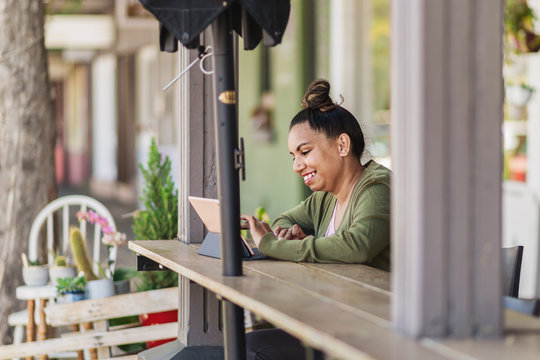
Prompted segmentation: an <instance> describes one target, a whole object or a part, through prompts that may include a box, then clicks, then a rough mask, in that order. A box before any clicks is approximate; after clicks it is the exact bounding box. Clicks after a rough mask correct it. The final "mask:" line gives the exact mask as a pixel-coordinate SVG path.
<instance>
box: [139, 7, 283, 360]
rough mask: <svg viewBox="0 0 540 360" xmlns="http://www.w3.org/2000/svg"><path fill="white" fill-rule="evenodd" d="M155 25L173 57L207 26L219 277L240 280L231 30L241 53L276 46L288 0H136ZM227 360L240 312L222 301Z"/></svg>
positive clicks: (236, 343)
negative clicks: (239, 39) (179, 46)
mask: <svg viewBox="0 0 540 360" xmlns="http://www.w3.org/2000/svg"><path fill="white" fill-rule="evenodd" d="M140 2H141V3H142V4H143V6H144V7H145V8H146V9H147V10H148V11H150V12H151V13H152V14H153V15H154V16H155V17H156V18H157V20H159V22H160V46H161V50H163V51H169V52H174V51H176V50H177V44H178V42H177V41H176V40H178V41H180V42H181V43H182V45H184V46H185V47H187V48H189V49H195V48H199V51H202V50H201V48H202V49H204V47H200V45H201V44H200V41H199V35H200V34H201V32H203V31H204V30H205V29H206V28H207V27H208V26H209V25H210V24H211V25H212V37H213V46H214V50H213V55H214V71H215V75H214V82H215V87H214V88H215V91H216V93H215V98H214V101H216V105H217V106H216V109H217V113H216V135H217V146H216V149H217V160H218V174H217V175H218V193H219V195H218V197H219V200H220V203H221V205H222V206H221V226H222V229H221V256H222V268H223V275H226V276H239V275H242V259H241V254H242V248H241V246H242V245H241V243H240V242H239V241H237V240H238V239H239V237H240V221H239V219H240V184H239V174H238V170H240V169H243V166H244V164H243V160H242V159H243V149H241V148H239V147H238V116H237V113H236V89H235V84H234V79H235V74H234V58H233V56H234V54H233V36H234V34H233V31H232V30H234V31H236V32H237V33H238V34H239V35H241V36H242V38H243V41H244V49H245V50H252V49H254V48H255V47H256V46H257V45H258V44H259V43H260V42H261V40H263V43H264V45H266V46H275V45H277V44H279V43H280V42H281V39H282V37H283V32H284V31H285V27H286V26H287V21H288V19H289V12H290V0H140ZM224 314H225V329H224V331H225V353H226V358H227V359H234V360H237V359H245V356H246V355H245V337H244V333H245V332H244V317H243V310H242V309H241V308H239V307H238V306H236V305H234V304H232V303H230V302H228V301H224Z"/></svg>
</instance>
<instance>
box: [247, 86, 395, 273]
mask: <svg viewBox="0 0 540 360" xmlns="http://www.w3.org/2000/svg"><path fill="white" fill-rule="evenodd" d="M329 93H330V84H329V83H328V82H327V81H325V80H316V81H314V82H313V83H312V84H311V85H310V86H309V87H308V89H307V92H306V94H305V95H304V99H303V101H302V104H303V107H304V109H303V110H301V111H300V112H299V113H298V114H296V116H294V118H293V119H292V121H291V125H290V130H289V141H288V146H289V152H290V154H291V156H292V160H293V170H294V171H295V172H296V173H297V174H298V175H300V176H301V177H302V178H303V179H304V183H305V184H306V185H307V186H308V187H309V188H310V189H311V190H312V191H313V194H312V195H311V196H309V197H308V198H307V199H306V200H305V201H303V202H302V203H301V204H300V205H298V206H296V207H294V208H293V209H291V210H289V211H287V212H285V213H283V214H282V215H281V216H280V217H278V218H277V219H276V221H275V222H274V223H273V230H272V229H271V228H270V227H269V226H268V225H267V224H265V223H262V222H257V221H256V220H255V219H254V218H253V217H250V216H244V217H243V218H244V219H245V220H247V221H248V222H249V224H250V230H251V233H252V235H253V239H254V241H255V243H256V244H257V246H258V247H259V250H260V251H261V252H262V253H264V254H265V255H268V256H270V257H273V258H276V259H281V260H291V261H307V262H325V263H331V262H335V263H364V264H367V265H371V266H374V267H377V268H380V269H383V270H389V269H390V175H391V172H390V170H388V169H386V168H385V167H384V166H382V165H379V164H377V163H376V162H374V161H373V160H371V161H369V162H367V163H366V164H362V163H361V162H360V158H361V156H362V153H363V152H364V146H365V142H364V135H363V132H362V129H361V128H360V125H359V124H358V121H357V120H356V118H355V117H354V116H353V115H352V114H351V113H350V112H349V111H348V110H346V109H345V108H343V107H341V106H340V105H338V104H336V103H334V102H333V101H332V99H331V98H330V96H329Z"/></svg>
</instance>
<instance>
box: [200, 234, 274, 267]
mask: <svg viewBox="0 0 540 360" xmlns="http://www.w3.org/2000/svg"><path fill="white" fill-rule="evenodd" d="M240 241H241V240H240ZM242 244H244V242H243V241H242ZM252 250H253V252H254V255H251V254H250V253H249V252H248V250H247V249H246V248H245V245H244V246H242V260H262V259H265V258H266V256H265V255H264V254H261V253H260V252H259V250H258V249H257V248H252ZM197 253H198V254H199V255H205V256H210V257H213V258H217V259H221V243H220V236H219V234H218V233H215V232H208V234H206V236H205V238H204V241H203V242H202V244H201V247H200V248H199V251H198V252H197Z"/></svg>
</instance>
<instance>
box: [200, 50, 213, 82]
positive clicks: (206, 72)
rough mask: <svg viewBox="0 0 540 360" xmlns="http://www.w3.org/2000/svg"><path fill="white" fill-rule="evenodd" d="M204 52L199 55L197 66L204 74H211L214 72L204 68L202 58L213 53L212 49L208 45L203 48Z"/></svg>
mask: <svg viewBox="0 0 540 360" xmlns="http://www.w3.org/2000/svg"><path fill="white" fill-rule="evenodd" d="M204 52H205V54H204V55H203V56H202V57H201V62H200V63H199V67H200V68H201V71H202V73H203V74H205V75H212V74H213V73H214V70H206V69H205V68H204V60H205V59H206V58H208V57H209V56H211V55H214V49H213V48H212V46H210V45H208V46H207V47H206V49H205V50H204Z"/></svg>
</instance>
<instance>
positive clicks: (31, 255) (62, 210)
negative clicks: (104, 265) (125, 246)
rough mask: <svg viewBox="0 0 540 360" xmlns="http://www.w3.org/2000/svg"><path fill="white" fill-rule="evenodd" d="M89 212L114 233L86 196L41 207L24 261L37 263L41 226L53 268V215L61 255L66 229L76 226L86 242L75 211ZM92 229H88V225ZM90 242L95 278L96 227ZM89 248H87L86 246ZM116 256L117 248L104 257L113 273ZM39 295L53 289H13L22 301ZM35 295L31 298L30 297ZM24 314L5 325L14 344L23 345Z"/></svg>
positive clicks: (65, 245)
mask: <svg viewBox="0 0 540 360" xmlns="http://www.w3.org/2000/svg"><path fill="white" fill-rule="evenodd" d="M89 210H93V211H94V212H95V213H97V214H98V215H100V216H103V217H105V218H106V219H107V220H108V222H109V225H110V226H111V227H112V228H113V230H116V224H115V222H114V219H113V217H112V215H111V213H110V212H109V210H107V208H106V207H105V206H104V205H103V204H102V203H100V202H99V201H97V200H96V199H93V198H91V197H89V196H84V195H68V196H63V197H60V198H58V199H56V200H54V201H52V202H50V203H49V204H47V206H45V207H44V208H43V209H42V210H41V211H40V212H39V213H38V215H37V216H36V219H35V220H34V222H33V224H32V227H31V228H30V236H29V240H28V259H29V260H30V261H35V260H37V259H38V256H39V254H38V252H39V240H40V233H41V229H42V227H43V226H44V225H46V232H45V233H46V240H47V252H48V254H47V262H48V264H49V265H52V264H54V256H53V246H54V236H55V217H54V215H55V213H58V215H60V216H58V222H59V223H60V224H61V225H60V226H59V228H58V231H57V234H58V236H61V242H60V246H61V249H62V251H63V252H64V253H65V252H66V250H67V249H68V247H69V227H70V225H78V226H79V227H80V229H81V233H82V235H83V237H84V238H85V239H87V241H88V240H89V239H88V238H87V233H88V232H87V227H88V226H87V225H88V224H87V223H86V221H84V220H83V221H81V223H80V224H79V223H78V221H77V218H76V213H77V212H78V211H89ZM90 226H92V225H90ZM93 227H94V228H93V242H92V244H91V246H89V251H90V252H91V256H92V260H93V270H94V272H95V273H96V274H98V271H99V266H98V264H99V263H100V258H101V248H102V247H101V237H102V235H103V234H102V231H101V227H100V225H99V224H94V225H93ZM88 245H90V244H88ZM116 253H117V248H116V247H113V248H112V250H111V251H110V253H108V256H109V260H112V265H111V271H114V263H115V260H116ZM43 294H55V289H54V287H53V286H52V285H50V286H44V287H35V289H33V287H29V286H21V287H19V288H18V289H17V297H18V298H21V295H22V298H26V299H30V298H32V299H38V298H43ZM33 295H35V296H33ZM40 311H43V309H38V306H36V312H35V316H34V319H35V323H36V324H39V322H40ZM28 316H29V314H28V310H23V311H19V312H17V313H14V314H11V315H10V316H9V317H8V323H9V325H10V326H15V331H14V339H13V343H14V344H19V343H21V342H22V341H23V333H24V327H25V326H26V325H27V324H28V321H29V319H28Z"/></svg>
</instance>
